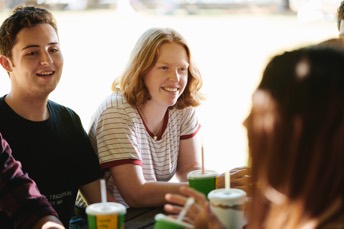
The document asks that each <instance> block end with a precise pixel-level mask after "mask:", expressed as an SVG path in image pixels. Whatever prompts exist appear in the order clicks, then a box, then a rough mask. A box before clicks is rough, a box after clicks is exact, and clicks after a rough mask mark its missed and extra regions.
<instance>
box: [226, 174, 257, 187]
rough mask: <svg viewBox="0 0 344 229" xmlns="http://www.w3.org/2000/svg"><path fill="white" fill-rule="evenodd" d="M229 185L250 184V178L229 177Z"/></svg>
mask: <svg viewBox="0 0 344 229" xmlns="http://www.w3.org/2000/svg"><path fill="white" fill-rule="evenodd" d="M231 186H233V187H234V186H252V179H251V177H248V176H247V177H240V178H236V179H231Z"/></svg>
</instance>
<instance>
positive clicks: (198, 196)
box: [180, 187, 207, 206]
mask: <svg viewBox="0 0 344 229" xmlns="http://www.w3.org/2000/svg"><path fill="white" fill-rule="evenodd" d="M180 191H181V193H182V194H184V195H186V196H189V197H193V198H195V200H196V202H197V204H200V205H202V206H203V205H204V204H205V203H206V202H207V200H206V198H205V195H204V194H203V193H201V192H199V191H196V190H195V189H193V188H190V187H181V188H180Z"/></svg>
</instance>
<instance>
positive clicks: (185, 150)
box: [176, 133, 202, 182]
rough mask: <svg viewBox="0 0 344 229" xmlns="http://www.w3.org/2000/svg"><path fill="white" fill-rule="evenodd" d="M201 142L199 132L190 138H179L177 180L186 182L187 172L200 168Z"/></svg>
mask: <svg viewBox="0 0 344 229" xmlns="http://www.w3.org/2000/svg"><path fill="white" fill-rule="evenodd" d="M201 156H202V144H201V137H200V134H199V133H198V134H196V135H195V136H193V137H192V138H189V139H185V140H181V141H180V149H179V155H178V163H177V172H176V176H177V178H178V180H179V181H184V182H187V181H188V180H187V177H186V176H187V174H188V172H190V171H193V170H197V169H202V167H201V166H202V165H201V163H202V161H201Z"/></svg>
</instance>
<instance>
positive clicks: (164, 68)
mask: <svg viewBox="0 0 344 229" xmlns="http://www.w3.org/2000/svg"><path fill="white" fill-rule="evenodd" d="M160 69H161V70H164V71H166V70H168V67H167V66H161V67H160Z"/></svg>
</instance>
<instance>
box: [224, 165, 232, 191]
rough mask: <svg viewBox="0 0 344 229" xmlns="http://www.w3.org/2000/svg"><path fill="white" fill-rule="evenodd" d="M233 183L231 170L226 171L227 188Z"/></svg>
mask: <svg viewBox="0 0 344 229" xmlns="http://www.w3.org/2000/svg"><path fill="white" fill-rule="evenodd" d="M230 184H231V176H230V175H229V170H227V171H226V172H225V188H226V190H229V189H230Z"/></svg>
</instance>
